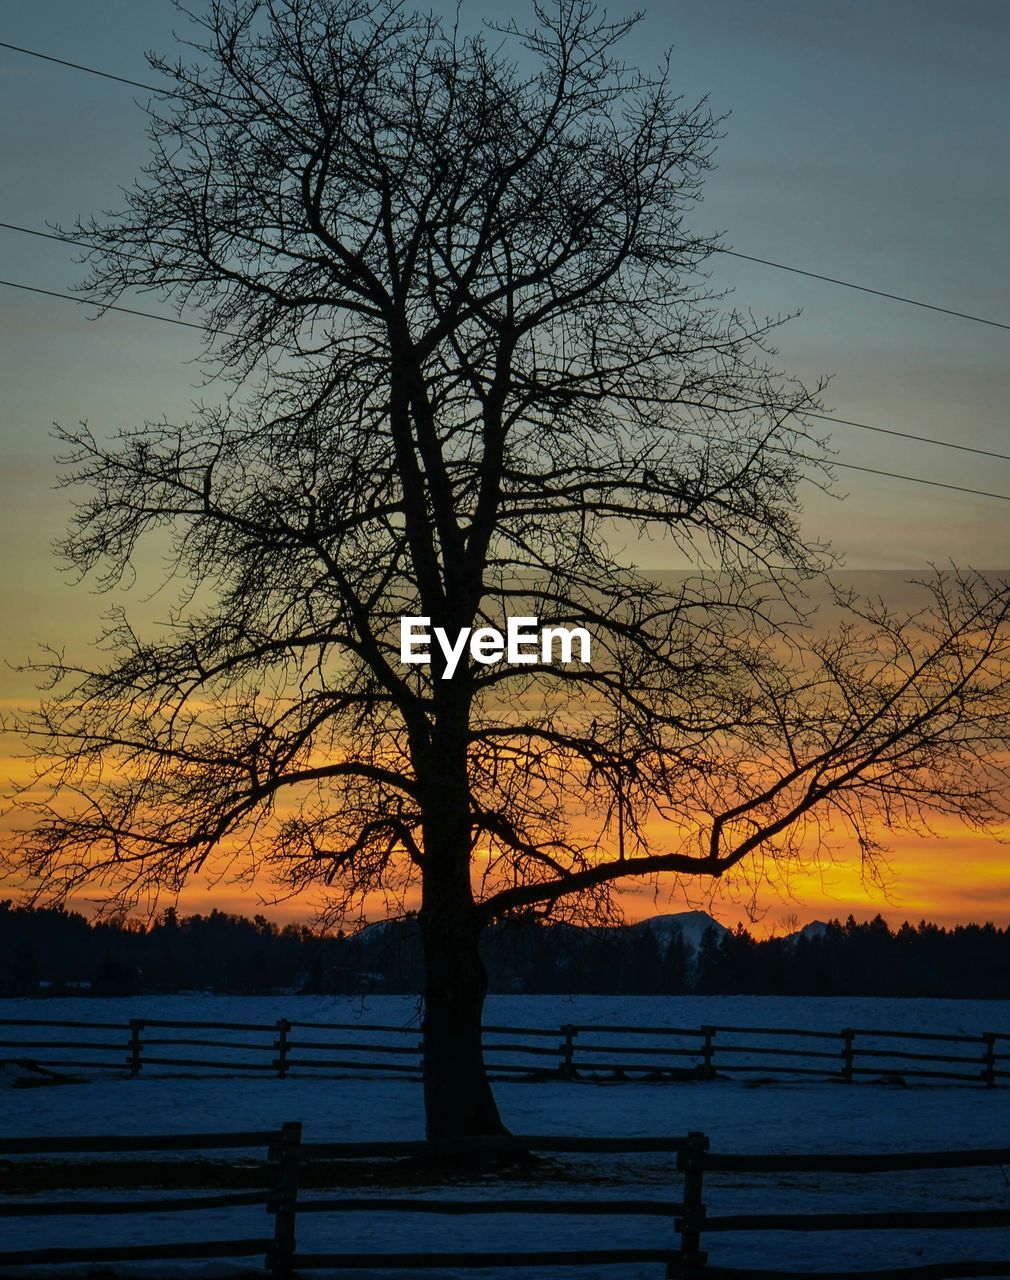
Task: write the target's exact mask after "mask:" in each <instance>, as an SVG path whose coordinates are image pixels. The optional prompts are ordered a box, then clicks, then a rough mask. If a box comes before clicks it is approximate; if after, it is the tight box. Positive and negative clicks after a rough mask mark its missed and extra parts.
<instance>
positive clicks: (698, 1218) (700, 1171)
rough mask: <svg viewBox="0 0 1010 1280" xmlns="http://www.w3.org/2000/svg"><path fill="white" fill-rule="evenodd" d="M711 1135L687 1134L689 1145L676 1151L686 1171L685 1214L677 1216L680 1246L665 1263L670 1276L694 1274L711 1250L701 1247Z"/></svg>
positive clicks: (676, 1223)
mask: <svg viewBox="0 0 1010 1280" xmlns="http://www.w3.org/2000/svg"><path fill="white" fill-rule="evenodd" d="M707 1150H708V1138H706V1137H705V1135H704V1134H703V1133H698V1132H692V1133H689V1134H688V1135H687V1145H686V1146H685V1147H684V1148H682V1149H681V1150H680V1151H678V1152H677V1168H678V1169H679V1170H680V1171H681V1172H682V1173H683V1175H684V1191H683V1200H684V1216H683V1217H682V1218H677V1219H676V1220H675V1224H674V1225H675V1227H676V1230H677V1231H679V1232H680V1250H679V1252H678V1253H677V1255H676V1256H675V1257H673V1258H671V1259H670V1260H669V1262H668V1263H667V1264H666V1274H667V1280H672V1278H675V1277H687V1276H690V1275H693V1274H694V1272H695V1269H696V1268H698V1267H701V1266H704V1264H705V1262H706V1261H707V1259H708V1254H707V1253H706V1252H705V1251H704V1250H703V1249H702V1247H701V1231H702V1225H703V1223H704V1219H705V1203H704V1199H703V1192H704V1176H705V1152H706V1151H707Z"/></svg>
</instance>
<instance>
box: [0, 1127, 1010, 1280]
mask: <svg viewBox="0 0 1010 1280" xmlns="http://www.w3.org/2000/svg"><path fill="white" fill-rule="evenodd" d="M252 1148H261V1149H262V1148H266V1156H265V1159H263V1160H262V1161H261V1162H259V1164H258V1165H257V1166H256V1168H257V1170H258V1172H259V1174H260V1175H261V1176H260V1182H261V1186H260V1187H259V1188H258V1189H256V1190H253V1191H243V1192H229V1193H226V1194H214V1195H186V1196H178V1195H173V1196H166V1195H164V1194H162V1195H160V1196H155V1197H153V1198H146V1199H129V1200H123V1199H118V1200H116V1199H113V1200H108V1199H106V1200H82V1199H73V1200H61V1201H49V1202H37V1201H35V1200H34V1199H25V1198H21V1199H11V1200H8V1201H6V1202H4V1203H0V1216H2V1217H4V1218H14V1217H33V1218H36V1217H38V1218H43V1219H46V1220H52V1219H53V1218H58V1217H60V1216H65V1215H81V1214H86V1215H89V1216H95V1217H97V1216H109V1215H125V1214H129V1215H142V1214H147V1213H152V1212H155V1213H158V1214H162V1213H168V1212H170V1213H194V1214H198V1213H201V1212H206V1211H208V1210H214V1211H217V1212H219V1211H220V1210H222V1209H226V1208H239V1207H248V1206H262V1207H263V1208H264V1210H265V1213H266V1215H267V1216H268V1218H269V1219H270V1220H271V1221H270V1226H271V1230H270V1231H269V1232H264V1233H263V1234H262V1235H257V1236H254V1237H248V1238H228V1239H221V1238H216V1237H215V1238H208V1239H203V1240H196V1241H184V1242H179V1241H169V1242H162V1243H144V1244H132V1245H130V1244H122V1243H117V1242H116V1241H111V1242H109V1243H106V1244H101V1245H89V1246H83V1247H82V1246H72V1245H60V1246H55V1247H54V1246H48V1245H43V1246H39V1247H35V1248H30V1249H16V1250H12V1249H7V1250H0V1271H2V1270H3V1269H5V1268H9V1267H34V1266H42V1265H49V1266H51V1265H56V1264H75V1265H80V1264H83V1263H92V1262H94V1263H115V1262H121V1263H122V1262H127V1263H129V1262H150V1261H168V1260H179V1259H190V1260H194V1259H196V1260H210V1259H222V1258H228V1259H257V1260H259V1259H262V1261H263V1263H265V1265H266V1268H267V1269H268V1271H269V1272H270V1273H271V1274H272V1275H273V1276H275V1277H290V1276H293V1275H295V1274H297V1273H299V1272H304V1271H313V1270H349V1269H383V1270H400V1271H406V1272H418V1271H425V1270H429V1269H433V1268H446V1267H449V1268H453V1269H461V1270H463V1269H470V1268H490V1267H498V1268H503V1269H507V1270H510V1271H511V1270H518V1269H522V1268H527V1267H552V1268H557V1267H575V1266H580V1267H585V1266H610V1265H615V1266H616V1265H625V1266H627V1265H631V1264H638V1266H641V1264H655V1266H656V1271H655V1274H656V1275H657V1276H659V1275H660V1274H661V1272H660V1270H659V1268H661V1267H662V1268H664V1270H663V1272H662V1274H664V1275H665V1276H666V1277H673V1278H676V1280H733V1278H734V1277H736V1278H738V1280H771V1278H772V1277H791V1278H792V1280H814V1277H813V1276H812V1275H810V1274H809V1273H806V1272H796V1271H788V1270H782V1269H781V1266H780V1265H777V1264H776V1259H775V1258H774V1257H772V1258H771V1259H769V1260H768V1265H764V1266H761V1267H748V1268H746V1269H742V1270H739V1269H727V1268H724V1267H717V1266H712V1265H710V1264H709V1263H708V1255H707V1252H706V1250H705V1249H704V1248H703V1245H704V1243H706V1240H707V1238H708V1237H710V1236H712V1235H714V1234H723V1233H727V1232H735V1233H758V1239H756V1240H755V1241H754V1242H753V1244H749V1257H750V1258H753V1259H756V1260H760V1254H761V1250H760V1245H759V1243H758V1241H759V1239H760V1233H763V1232H768V1231H774V1232H804V1233H809V1232H839V1231H841V1232H854V1233H859V1234H860V1235H862V1234H863V1233H865V1232H879V1231H895V1230H905V1231H907V1230H924V1229H928V1230H930V1231H932V1230H946V1229H954V1230H970V1231H971V1232H972V1233H973V1235H972V1248H973V1249H974V1248H975V1247H976V1246H977V1243H978V1236H977V1234H975V1233H977V1232H979V1231H984V1230H986V1229H991V1228H1006V1227H1010V1209H1005V1208H1003V1209H972V1210H965V1209H956V1210H951V1209H949V1208H946V1207H941V1208H939V1209H935V1208H931V1209H929V1210H928V1211H919V1210H916V1211H907V1210H886V1209H885V1210H875V1211H872V1212H855V1213H837V1212H835V1213H805V1214H797V1213H774V1212H771V1211H770V1210H771V1209H773V1208H774V1197H775V1194H776V1192H777V1190H778V1188H777V1187H776V1186H775V1185H773V1186H772V1187H771V1188H769V1195H768V1201H769V1203H768V1206H767V1208H766V1209H765V1210H764V1211H763V1212H761V1213H749V1214H739V1213H738V1214H731V1215H725V1214H724V1215H720V1214H718V1213H717V1212H716V1213H710V1212H709V1209H710V1208H711V1207H713V1206H711V1205H710V1204H709V1203H707V1198H709V1195H710V1193H709V1179H710V1178H711V1176H712V1175H718V1174H730V1175H737V1176H739V1175H740V1174H748V1175H753V1174H771V1175H775V1176H780V1175H782V1174H796V1173H815V1174H818V1175H830V1174H842V1175H850V1176H851V1175H852V1174H854V1173H858V1174H860V1175H867V1174H869V1175H873V1174H878V1173H893V1172H903V1171H910V1170H937V1169H970V1168H985V1167H990V1168H991V1167H994V1166H996V1167H998V1166H1003V1165H1005V1164H1008V1163H1010V1148H987V1149H981V1150H971V1151H941V1152H915V1153H893V1152H889V1153H886V1154H881V1155H852V1154H843V1155H751V1154H747V1155H726V1154H719V1153H714V1152H712V1151H710V1150H709V1142H708V1139H707V1138H706V1137H705V1135H704V1134H702V1133H690V1134H687V1135H685V1136H683V1137H655V1138H606V1137H599V1138H571V1137H558V1136H553V1137H525V1136H517V1137H507V1138H497V1139H485V1140H469V1141H461V1142H457V1143H443V1144H438V1145H433V1144H428V1143H425V1142H372V1143H366V1142H353V1143H302V1141H301V1124H300V1123H288V1124H285V1125H283V1126H282V1127H281V1128H280V1129H279V1130H277V1131H274V1132H257V1133H217V1134H184V1135H159V1136H154V1137H135V1138H120V1137H117V1138H110V1137H94V1138H80V1137H74V1138H45V1139H39V1138H7V1139H0V1157H4V1158H5V1164H6V1165H7V1167H8V1171H9V1170H10V1168H11V1167H13V1168H16V1165H14V1166H11V1165H10V1163H9V1162H8V1160H7V1158H8V1157H12V1156H13V1157H26V1156H28V1157H34V1156H39V1155H61V1156H66V1155H67V1154H75V1155H108V1154H110V1153H124V1152H125V1153H136V1152H152V1151H157V1152H162V1153H167V1152H175V1153H181V1152H191V1153H192V1152H197V1153H199V1154H200V1155H201V1156H204V1157H205V1156H206V1155H207V1154H208V1153H209V1152H212V1153H220V1152H223V1151H231V1152H235V1151H242V1150H246V1151H248V1150H249V1149H252ZM530 1151H535V1152H549V1153H554V1154H558V1153H582V1154H585V1153H599V1154H608V1155H610V1154H631V1153H637V1154H644V1153H668V1154H673V1155H675V1157H676V1171H677V1178H678V1182H677V1193H678V1194H677V1196H676V1198H674V1197H673V1196H672V1195H671V1196H670V1197H669V1198H668V1197H667V1196H666V1195H661V1196H659V1197H655V1198H651V1199H632V1198H629V1197H620V1198H614V1197H613V1196H612V1195H610V1194H607V1195H604V1196H599V1195H592V1196H586V1197H583V1198H580V1199H574V1198H568V1199H562V1198H559V1197H558V1196H556V1195H555V1194H554V1192H555V1191H556V1189H557V1186H556V1184H552V1185H551V1186H550V1187H544V1186H543V1185H541V1186H540V1187H539V1190H540V1191H541V1195H539V1196H538V1197H536V1198H530V1199H518V1198H513V1197H502V1196H501V1195H500V1194H499V1191H500V1188H499V1187H498V1186H492V1187H491V1189H490V1191H488V1193H487V1194H486V1195H485V1196H484V1197H482V1198H452V1199H445V1198H441V1197H438V1198H435V1197H430V1196H414V1195H411V1196H410V1197H408V1198H398V1197H393V1196H389V1195H385V1196H364V1197H363V1196H358V1195H348V1194H340V1195H337V1196H333V1195H329V1196H318V1195H314V1196H311V1197H310V1198H300V1192H302V1191H303V1190H305V1189H306V1187H307V1186H308V1187H317V1186H318V1185H319V1180H318V1179H311V1178H307V1177H306V1173H307V1172H308V1171H309V1170H311V1169H312V1167H313V1165H316V1164H319V1163H320V1162H322V1163H324V1164H330V1165H332V1163H333V1162H339V1161H348V1160H353V1161H375V1160H389V1159H402V1158H403V1157H413V1158H414V1159H417V1158H418V1157H422V1158H434V1157H438V1158H445V1157H446V1156H449V1155H454V1156H459V1155H467V1156H470V1157H473V1156H474V1155H476V1154H481V1155H485V1156H486V1155H489V1154H492V1153H496V1154H498V1155H501V1154H503V1153H504V1154H508V1153H517V1152H522V1153H526V1152H530ZM437 1167H438V1166H437V1165H432V1166H431V1173H432V1176H431V1177H430V1178H429V1179H428V1180H429V1181H430V1180H434V1171H435V1170H436V1169H437ZM58 1168H60V1169H64V1170H66V1169H68V1168H69V1166H68V1165H66V1164H65V1163H61V1164H60V1165H59V1166H58ZM245 1174H246V1176H245V1178H244V1184H247V1183H248V1169H246V1171H245ZM154 1176H156V1175H154ZM143 1183H144V1180H143V1178H136V1177H131V1178H130V1186H131V1190H132V1191H133V1192H134V1193H135V1192H136V1190H137V1189H138V1187H142V1186H143ZM67 1185H69V1186H73V1185H75V1183H74V1181H73V1179H71V1180H69V1181H68V1183H67ZM485 1190H486V1191H487V1188H486V1187H485ZM819 1193H820V1192H819ZM328 1213H333V1214H348V1213H353V1214H372V1213H379V1214H389V1213H394V1214H398V1215H410V1214H421V1215H427V1214H440V1215H451V1216H459V1215H465V1216H475V1217H478V1218H479V1217H481V1216H483V1215H493V1214H502V1213H506V1214H515V1215H521V1216H527V1215H543V1214H550V1215H561V1216H585V1215H591V1216H592V1217H594V1218H599V1217H602V1216H606V1217H608V1218H612V1217H613V1218H624V1219H632V1220H634V1219H637V1218H641V1217H646V1216H647V1217H657V1216H658V1217H662V1218H667V1219H670V1220H671V1222H670V1227H671V1230H670V1237H669V1241H668V1243H667V1244H666V1245H665V1246H663V1247H655V1248H606V1249H603V1248H567V1249H558V1248H550V1249H544V1248H535V1249H529V1250H525V1251H520V1250H512V1249H509V1250H498V1251H489V1250H470V1251H457V1250H454V1249H448V1250H444V1249H443V1250H438V1251H429V1252H425V1251H419V1250H405V1251H398V1252H380V1251H367V1252H361V1251H343V1252H328V1253H318V1252H316V1253H313V1252H300V1251H299V1250H298V1246H297V1231H298V1225H299V1221H300V1220H303V1219H304V1215H306V1214H310V1215H316V1214H328ZM1007 1252H1008V1253H1010V1250H1007ZM874 1260H875V1262H878V1261H879V1260H880V1251H879V1249H876V1250H875V1251H874ZM636 1274H642V1272H641V1270H638V1271H637V1272H636ZM815 1274H816V1276H817V1277H818V1278H819V1280H824V1277H828V1278H829V1280H830V1277H832V1276H834V1277H836V1278H840V1277H842V1276H846V1277H857V1276H860V1275H865V1276H867V1277H872V1278H873V1280H944V1278H945V1277H961V1276H1010V1257H1006V1258H1002V1259H1000V1258H993V1257H988V1258H986V1257H975V1258H960V1259H956V1260H953V1261H946V1262H934V1263H922V1264H919V1265H916V1266H913V1267H891V1268H883V1269H881V1268H880V1267H879V1266H875V1267H874V1269H873V1270H872V1271H864V1272H860V1271H858V1270H856V1269H853V1268H852V1267H846V1269H845V1270H844V1271H835V1272H821V1271H818V1272H817V1273H815Z"/></svg>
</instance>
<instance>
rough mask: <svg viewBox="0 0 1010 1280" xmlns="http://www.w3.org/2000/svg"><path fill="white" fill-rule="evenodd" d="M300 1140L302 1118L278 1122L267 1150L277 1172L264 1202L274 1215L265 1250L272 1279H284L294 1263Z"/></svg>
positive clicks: (269, 1211)
mask: <svg viewBox="0 0 1010 1280" xmlns="http://www.w3.org/2000/svg"><path fill="white" fill-rule="evenodd" d="M301 1141H302V1126H301V1121H287V1122H285V1123H284V1124H282V1125H281V1131H280V1133H279V1134H278V1136H277V1141H276V1142H275V1143H273V1144H272V1145H271V1147H270V1148H269V1150H268V1151H267V1160H268V1161H269V1162H270V1163H271V1164H272V1165H274V1166H275V1170H276V1174H275V1178H274V1185H273V1190H272V1192H271V1195H270V1199H269V1200H268V1202H267V1213H272V1214H273V1217H274V1238H273V1244H272V1246H271V1248H270V1250H269V1252H268V1253H267V1257H266V1265H267V1270H268V1271H269V1272H270V1274H271V1276H273V1277H274V1278H275V1280H287V1277H289V1276H291V1274H292V1268H293V1266H294V1256H295V1215H296V1214H297V1211H298V1148H299V1146H300V1144H301Z"/></svg>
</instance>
